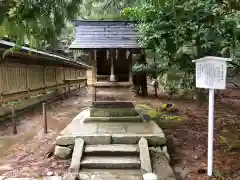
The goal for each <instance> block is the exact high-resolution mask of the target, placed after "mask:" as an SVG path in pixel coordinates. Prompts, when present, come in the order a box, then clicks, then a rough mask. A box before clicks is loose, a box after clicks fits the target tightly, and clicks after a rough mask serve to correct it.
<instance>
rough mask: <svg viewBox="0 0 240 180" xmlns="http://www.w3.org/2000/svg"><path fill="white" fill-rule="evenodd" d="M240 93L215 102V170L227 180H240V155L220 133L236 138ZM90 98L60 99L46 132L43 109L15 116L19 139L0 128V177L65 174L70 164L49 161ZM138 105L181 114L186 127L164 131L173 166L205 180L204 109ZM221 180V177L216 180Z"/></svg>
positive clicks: (150, 100) (191, 178)
mask: <svg viewBox="0 0 240 180" xmlns="http://www.w3.org/2000/svg"><path fill="white" fill-rule="evenodd" d="M239 97H240V92H239V90H237V91H236V92H235V91H233V90H231V91H227V92H225V93H224V94H223V95H222V98H221V101H219V100H218V101H217V102H216V116H215V141H214V165H215V168H216V169H217V170H218V171H219V172H220V173H221V174H222V176H223V177H225V179H229V180H238V179H240V178H239V177H240V151H239V150H231V151H230V150H227V147H226V146H222V145H221V144H220V143H219V137H220V134H222V133H224V132H228V131H230V133H231V134H236V135H238V134H239V133H240V98H239ZM90 99H91V98H90V94H86V92H85V91H81V92H76V93H75V94H73V95H72V96H71V97H70V98H66V99H64V100H58V101H56V102H54V103H51V104H50V105H49V106H48V122H49V133H48V134H47V135H44V133H43V129H42V115H41V108H38V109H36V110H34V111H30V112H28V113H25V115H24V116H21V117H19V118H18V119H19V123H18V132H19V133H18V135H15V136H14V135H12V128H11V126H10V125H9V124H1V125H0V135H1V136H0V152H1V154H0V159H1V160H0V175H6V176H10V177H39V176H45V175H47V173H49V172H53V174H54V175H63V173H64V170H66V169H67V168H68V166H69V161H61V160H57V159H55V158H54V157H53V156H51V157H48V154H49V152H50V151H51V149H52V147H53V144H54V141H55V139H56V136H57V135H58V133H59V132H60V131H61V130H62V129H63V128H64V127H65V126H66V125H67V124H68V123H69V122H70V121H71V120H72V119H73V118H74V117H75V116H76V115H77V114H78V113H79V112H80V110H81V109H82V108H84V107H86V106H89V105H90ZM136 101H137V102H139V103H146V104H149V105H151V106H152V107H156V108H157V107H159V106H160V104H161V103H166V102H167V103H174V104H176V106H177V107H178V109H179V111H180V113H181V114H182V115H184V116H187V119H186V121H185V123H184V124H182V125H181V126H178V127H174V128H171V129H170V128H169V129H164V131H165V133H166V135H167V138H168V146H169V151H170V155H171V159H172V165H173V167H174V169H175V170H176V172H177V175H178V176H179V179H180V177H185V178H184V179H187V180H207V179H209V178H208V177H206V176H205V174H206V166H207V163H206V160H207V116H208V111H207V105H205V106H202V107H198V106H197V105H196V103H194V102H191V101H180V100H173V101H168V100H167V98H166V96H165V95H164V94H161V97H159V98H155V97H146V98H140V97H138V98H136ZM216 179H221V178H216Z"/></svg>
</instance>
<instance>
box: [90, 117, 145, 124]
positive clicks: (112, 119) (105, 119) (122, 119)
mask: <svg viewBox="0 0 240 180" xmlns="http://www.w3.org/2000/svg"><path fill="white" fill-rule="evenodd" d="M141 121H142V119H141V117H140V116H123V117H88V118H86V120H85V123H87V122H141Z"/></svg>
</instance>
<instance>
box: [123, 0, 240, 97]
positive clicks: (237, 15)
mask: <svg viewBox="0 0 240 180" xmlns="http://www.w3.org/2000/svg"><path fill="white" fill-rule="evenodd" d="M123 15H124V16H126V17H128V18H129V19H131V20H135V21H138V25H137V29H138V34H139V42H140V44H141V46H142V47H145V48H147V49H148V50H151V51H152V53H153V54H154V57H155V60H156V61H155V62H154V66H150V67H149V66H148V65H145V66H146V67H148V68H146V67H144V68H142V69H143V70H145V69H148V71H151V72H153V71H154V72H156V73H158V75H160V76H161V77H165V82H164V87H165V90H166V91H168V92H169V94H170V96H171V95H173V94H174V93H176V89H188V90H189V89H194V64H193V63H192V60H193V59H197V58H200V57H203V56H206V55H213V56H223V57H232V58H233V63H234V64H233V67H234V68H233V69H234V70H236V71H237V72H239V64H240V58H239V57H240V53H239V55H238V50H237V47H238V45H239V38H240V5H239V3H238V1H237V0H231V1H227V0H222V1H218V0H200V1H199V0H189V1H183V0H170V1H164V0H137V1H136V3H135V4H134V6H132V7H128V8H125V9H124V10H123ZM151 61H152V60H151ZM150 64H151V62H150ZM137 67H138V68H135V69H138V70H139V69H141V68H140V67H139V66H137ZM151 69H152V70H151ZM176 72H177V73H176ZM172 75H174V76H172ZM183 77H184V78H183Z"/></svg>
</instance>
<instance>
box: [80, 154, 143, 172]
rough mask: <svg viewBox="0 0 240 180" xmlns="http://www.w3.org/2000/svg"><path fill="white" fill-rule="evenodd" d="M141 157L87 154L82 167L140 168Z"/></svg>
mask: <svg viewBox="0 0 240 180" xmlns="http://www.w3.org/2000/svg"><path fill="white" fill-rule="evenodd" d="M140 166H141V164H140V159H139V158H138V157H133V156H120V157H116V156H114V157H111V156H86V157H85V158H83V160H82V161H81V168H88V169H139V168H140Z"/></svg>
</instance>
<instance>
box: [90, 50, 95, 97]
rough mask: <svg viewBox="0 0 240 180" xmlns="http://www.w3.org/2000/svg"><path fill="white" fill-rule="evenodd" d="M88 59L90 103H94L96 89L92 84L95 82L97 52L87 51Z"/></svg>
mask: <svg viewBox="0 0 240 180" xmlns="http://www.w3.org/2000/svg"><path fill="white" fill-rule="evenodd" d="M88 54H89V59H90V62H91V64H92V82H93V86H92V101H96V96H97V95H96V87H95V86H94V83H95V82H96V81H97V79H96V77H97V50H94V51H89V52H88Z"/></svg>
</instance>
